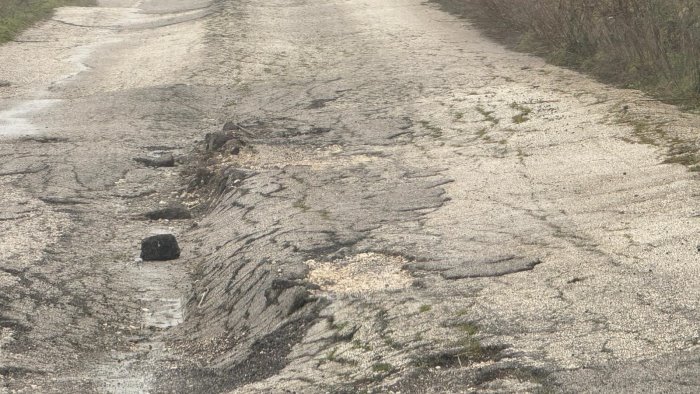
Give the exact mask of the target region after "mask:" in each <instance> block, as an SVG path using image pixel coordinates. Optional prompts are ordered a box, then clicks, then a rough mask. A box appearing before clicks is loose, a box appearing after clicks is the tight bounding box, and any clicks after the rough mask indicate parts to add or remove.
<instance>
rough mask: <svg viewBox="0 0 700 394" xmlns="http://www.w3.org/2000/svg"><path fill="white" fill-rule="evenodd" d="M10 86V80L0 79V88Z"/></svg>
mask: <svg viewBox="0 0 700 394" xmlns="http://www.w3.org/2000/svg"><path fill="white" fill-rule="evenodd" d="M9 86H12V83H11V82H10V81H6V80H4V79H0V88H6V87H9Z"/></svg>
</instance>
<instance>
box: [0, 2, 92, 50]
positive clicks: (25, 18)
mask: <svg viewBox="0 0 700 394" xmlns="http://www.w3.org/2000/svg"><path fill="white" fill-rule="evenodd" d="M90 5H95V0H2V1H0V43H3V42H7V41H10V40H12V39H13V38H14V37H15V36H16V35H17V34H19V33H20V32H21V31H22V30H24V29H26V28H27V27H29V26H31V25H32V24H33V23H35V22H37V21H39V20H42V19H45V18H48V17H50V16H51V14H52V13H53V9H54V8H56V7H62V6H90Z"/></svg>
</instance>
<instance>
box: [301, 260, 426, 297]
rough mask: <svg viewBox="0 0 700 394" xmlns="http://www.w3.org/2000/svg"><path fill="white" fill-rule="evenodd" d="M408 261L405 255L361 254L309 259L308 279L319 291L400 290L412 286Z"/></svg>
mask: <svg viewBox="0 0 700 394" xmlns="http://www.w3.org/2000/svg"><path fill="white" fill-rule="evenodd" d="M407 262H408V261H407V260H406V259H405V258H403V257H401V256H388V255H385V254H380V253H361V254H357V255H354V256H351V257H347V258H344V259H340V260H334V261H327V262H324V261H321V262H319V261H316V260H308V261H306V265H307V266H308V267H309V269H310V271H309V274H308V279H309V281H310V282H311V283H313V284H315V285H317V286H319V290H317V292H326V293H341V294H356V293H368V292H376V291H388V290H398V289H403V288H406V287H408V286H410V284H411V282H412V280H413V278H412V277H411V276H410V274H409V273H408V272H406V271H404V270H403V269H402V268H401V267H403V266H404V265H405V264H406V263H407Z"/></svg>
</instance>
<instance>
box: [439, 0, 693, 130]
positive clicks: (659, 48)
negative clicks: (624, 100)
mask: <svg viewBox="0 0 700 394" xmlns="http://www.w3.org/2000/svg"><path fill="white" fill-rule="evenodd" d="M440 1H441V2H442V3H444V4H446V5H449V6H452V7H454V6H455V5H456V4H457V6H458V7H460V8H461V9H462V10H465V9H466V12H465V15H468V16H470V17H471V18H472V19H473V20H474V21H475V22H476V24H477V25H481V26H483V27H484V28H485V29H486V30H487V33H489V34H491V35H493V36H498V38H502V39H505V40H507V41H509V42H510V43H511V44H514V45H515V47H516V48H518V49H520V50H523V51H526V52H534V53H536V54H538V55H541V56H543V57H545V58H547V60H549V61H550V62H552V63H554V64H558V65H563V66H566V67H571V68H575V69H579V70H583V71H586V72H589V73H592V74H594V75H596V76H598V77H600V78H601V79H603V80H604V81H607V82H612V83H615V84H618V85H620V86H623V87H628V88H635V89H642V90H645V91H647V92H649V93H652V94H654V95H655V96H657V97H658V98H660V99H662V100H664V101H667V102H671V103H675V104H678V105H680V106H682V107H686V108H696V109H697V108H699V107H700V3H698V1H697V0H644V1H639V0H596V1H592V0H584V1H582V0H557V1H554V0H520V1H512V0H473V1H466V0H440ZM516 123H517V122H516Z"/></svg>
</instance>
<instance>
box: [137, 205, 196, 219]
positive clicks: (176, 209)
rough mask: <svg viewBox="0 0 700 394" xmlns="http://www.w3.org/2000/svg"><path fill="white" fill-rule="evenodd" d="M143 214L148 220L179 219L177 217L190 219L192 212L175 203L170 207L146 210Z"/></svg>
mask: <svg viewBox="0 0 700 394" xmlns="http://www.w3.org/2000/svg"><path fill="white" fill-rule="evenodd" d="M143 216H145V217H146V218H147V219H150V220H160V219H167V220H179V219H192V214H191V213H190V211H189V209H187V208H186V207H184V206H181V205H175V206H170V207H165V208H161V209H155V210H153V211H150V212H146V213H145V214H144V215H143Z"/></svg>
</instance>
